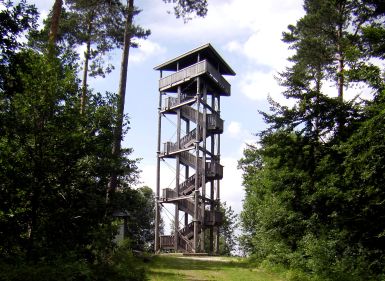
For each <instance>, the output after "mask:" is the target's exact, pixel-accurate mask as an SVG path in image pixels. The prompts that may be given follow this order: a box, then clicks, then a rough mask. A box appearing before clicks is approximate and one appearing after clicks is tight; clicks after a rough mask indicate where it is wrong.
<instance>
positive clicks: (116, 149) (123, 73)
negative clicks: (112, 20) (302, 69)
mask: <svg viewBox="0 0 385 281" xmlns="http://www.w3.org/2000/svg"><path fill="white" fill-rule="evenodd" d="M133 18H134V0H127V15H126V24H125V27H124V45H123V54H122V61H121V68H120V80H119V90H118V104H117V121H116V126H115V130H114V137H113V144H112V155H113V157H114V159H116V160H117V159H118V158H119V156H120V150H121V140H122V131H123V116H124V100H125V96H126V86H127V65H128V57H129V51H130V45H131V38H132V31H131V28H132V21H133ZM117 185H118V176H117V172H116V171H115V170H114V171H112V173H111V177H110V181H109V184H108V188H107V202H109V201H110V198H111V195H112V194H113V193H114V192H115V190H116V188H117Z"/></svg>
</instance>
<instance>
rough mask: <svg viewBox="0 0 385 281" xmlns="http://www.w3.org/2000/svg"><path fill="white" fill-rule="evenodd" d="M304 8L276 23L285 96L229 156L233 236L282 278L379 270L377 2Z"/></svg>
mask: <svg viewBox="0 0 385 281" xmlns="http://www.w3.org/2000/svg"><path fill="white" fill-rule="evenodd" d="M304 9H305V15H304V16H303V17H302V18H300V19H299V20H298V21H297V22H296V23H295V24H293V25H290V26H289V27H288V30H287V31H285V32H283V41H284V42H286V43H287V44H288V45H289V47H290V48H291V49H292V50H293V55H292V56H291V57H290V58H289V61H290V66H289V67H287V68H286V69H285V70H284V71H282V72H281V73H279V75H278V76H277V80H278V82H279V84H280V85H281V86H283V87H284V88H285V91H284V92H283V95H284V96H285V97H286V98H287V99H288V100H289V101H291V102H293V104H294V105H293V106H284V105H280V104H279V103H277V102H275V101H273V100H271V101H270V104H271V108H270V109H271V110H270V112H261V114H262V115H263V117H264V120H265V122H266V124H267V129H266V130H264V131H262V132H260V133H259V134H258V136H259V139H260V142H259V143H258V145H255V146H249V147H248V148H247V149H246V150H245V151H244V156H243V158H242V159H241V160H240V161H239V167H240V169H242V171H243V184H244V186H245V190H246V198H245V201H244V205H243V208H244V209H243V211H242V214H241V220H242V226H243V229H244V233H243V235H242V237H241V244H242V247H243V249H244V250H245V251H246V253H248V254H250V255H251V257H252V258H253V260H254V261H255V262H257V263H258V264H263V265H273V266H274V265H275V266H277V265H279V266H283V267H284V268H287V269H289V270H290V274H289V275H288V276H290V278H289V279H290V280H324V281H325V280H338V281H343V280H346V281H354V280H357V281H358V280H384V279H385V220H384V219H385V88H384V87H385V81H384V77H385V76H384V58H385V41H384V38H385V2H384V1H376V0H306V1H304ZM333 91H334V92H333ZM348 93H356V94H357V96H356V97H355V98H351V96H350V98H349V97H347V94H348ZM359 94H361V95H359Z"/></svg>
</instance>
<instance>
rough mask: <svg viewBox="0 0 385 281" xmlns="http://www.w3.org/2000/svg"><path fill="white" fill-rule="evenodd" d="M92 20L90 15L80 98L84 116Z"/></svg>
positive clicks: (81, 110) (81, 111)
mask: <svg viewBox="0 0 385 281" xmlns="http://www.w3.org/2000/svg"><path fill="white" fill-rule="evenodd" d="M92 18H93V16H92V15H90V17H89V19H88V20H89V21H88V28H87V47H86V51H85V52H84V70H83V81H82V96H81V98H80V113H81V114H83V113H84V111H85V109H86V103H87V78H88V63H89V60H90V52H91V33H92Z"/></svg>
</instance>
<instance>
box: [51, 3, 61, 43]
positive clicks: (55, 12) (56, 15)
mask: <svg viewBox="0 0 385 281" xmlns="http://www.w3.org/2000/svg"><path fill="white" fill-rule="evenodd" d="M62 6H63V0H55V3H54V4H53V7H52V18H51V26H50V28H49V35H48V43H49V46H50V47H51V48H53V47H54V46H55V44H56V40H57V34H58V31H59V22H60V15H61V10H62Z"/></svg>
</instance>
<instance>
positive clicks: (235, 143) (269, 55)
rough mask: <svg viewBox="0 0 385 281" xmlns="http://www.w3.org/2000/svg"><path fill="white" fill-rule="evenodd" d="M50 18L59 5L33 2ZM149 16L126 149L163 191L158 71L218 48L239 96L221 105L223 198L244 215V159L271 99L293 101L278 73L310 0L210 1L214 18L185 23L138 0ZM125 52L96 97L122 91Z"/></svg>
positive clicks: (167, 178) (132, 73)
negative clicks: (204, 48)
mask: <svg viewBox="0 0 385 281" xmlns="http://www.w3.org/2000/svg"><path fill="white" fill-rule="evenodd" d="M29 2H31V3H33V2H34V3H35V4H36V6H37V7H38V9H39V11H40V12H41V14H42V16H44V15H46V14H47V12H48V10H49V9H50V8H51V6H52V4H53V0H35V1H32V0H29ZM135 2H136V5H137V6H138V7H139V8H140V9H142V12H141V13H140V14H139V15H138V16H137V17H136V19H135V21H136V23H137V24H140V25H142V26H143V27H144V28H148V29H151V32H152V35H151V36H150V37H149V38H148V39H147V40H145V41H140V42H139V43H140V48H138V49H134V50H131V55H130V62H129V71H128V87H127V94H126V105H125V110H126V112H127V113H128V114H129V116H130V119H131V130H130V131H129V133H128V134H127V136H126V138H125V140H124V145H125V146H127V147H133V148H134V149H135V152H134V157H136V158H141V161H140V163H139V168H140V169H141V170H142V173H141V181H142V183H141V185H148V186H150V187H152V188H155V177H156V174H155V165H156V137H157V104H158V89H157V85H158V79H159V73H157V72H156V71H154V70H153V68H154V67H155V66H157V65H159V64H161V63H163V62H165V61H167V60H169V59H171V58H174V57H176V56H178V55H180V54H182V53H184V52H186V51H189V50H191V49H193V48H196V47H198V46H201V45H203V44H206V43H211V44H212V45H213V46H214V48H215V49H216V50H217V51H218V52H219V53H220V54H221V55H222V57H223V58H224V59H225V60H226V61H227V62H228V64H229V65H230V66H231V67H232V68H233V69H234V71H235V72H236V73H237V75H236V76H235V77H227V78H228V81H229V82H230V83H231V85H232V95H231V96H230V97H226V98H223V99H221V113H222V118H223V119H224V120H225V132H224V134H223V135H222V137H221V149H222V155H221V156H222V165H224V167H225V169H224V178H223V180H222V183H221V198H222V201H226V202H227V204H228V205H230V206H232V208H233V209H235V210H236V212H240V210H241V208H242V199H243V195H244V191H243V188H242V178H241V173H240V171H239V170H237V168H236V166H237V161H238V160H239V159H240V158H241V157H242V151H243V149H244V147H245V144H246V143H255V142H256V141H257V139H256V137H255V136H254V134H255V133H257V132H259V131H260V130H262V129H263V128H264V127H265V125H264V123H263V122H262V120H261V117H260V116H259V115H258V110H267V109H268V103H267V96H268V95H270V96H271V97H273V98H274V99H275V100H278V101H280V102H283V103H286V102H287V101H285V100H284V99H283V98H282V96H281V95H280V93H281V89H280V88H279V86H278V85H277V83H276V81H275V80H274V75H275V74H276V73H277V71H280V70H282V69H283V68H284V66H285V65H287V62H286V58H287V57H288V56H289V55H290V52H289V50H288V49H287V46H286V45H285V44H283V43H282V42H281V40H280V39H281V34H282V32H283V31H285V30H286V27H287V25H288V24H295V22H296V20H298V19H299V18H300V17H301V16H302V15H303V9H302V0H269V1H255V0H208V2H209V7H208V15H207V16H206V17H205V18H203V19H202V18H196V19H193V20H192V21H190V22H188V23H187V24H184V23H183V21H182V20H180V19H175V17H174V16H173V15H172V14H170V13H168V12H169V11H171V10H172V6H171V5H169V4H164V3H163V1H162V0H142V1H135ZM120 55H121V52H120V51H119V50H117V51H115V52H114V53H112V54H111V60H112V62H113V63H114V64H115V66H116V71H114V72H113V73H112V74H111V75H110V76H108V78H107V79H96V80H95V79H94V80H92V81H91V87H92V88H94V89H95V90H96V91H100V92H104V91H107V90H108V91H112V92H116V91H117V89H118V71H119V62H120ZM162 171H163V172H162V173H164V175H163V176H162V188H165V187H168V186H170V185H172V182H173V175H172V173H171V172H170V169H169V167H168V166H167V165H164V167H162Z"/></svg>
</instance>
